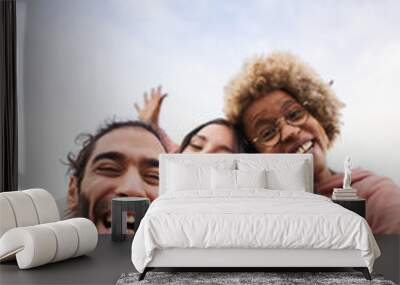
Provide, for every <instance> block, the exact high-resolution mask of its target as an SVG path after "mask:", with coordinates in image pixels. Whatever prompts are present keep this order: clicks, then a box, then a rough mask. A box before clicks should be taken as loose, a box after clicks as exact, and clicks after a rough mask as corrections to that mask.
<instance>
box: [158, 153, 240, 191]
mask: <svg viewBox="0 0 400 285" xmlns="http://www.w3.org/2000/svg"><path fill="white" fill-rule="evenodd" d="M165 166H166V173H167V175H166V177H165V178H166V179H165V182H166V184H165V186H166V191H183V190H193V189H195V190H211V168H215V169H235V160H232V159H230V160H224V159H221V160H217V161H212V160H209V159H206V158H204V159H193V160H188V159H187V158H186V159H185V158H183V159H173V160H169V161H167V162H166V165H165Z"/></svg>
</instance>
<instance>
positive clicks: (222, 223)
mask: <svg viewBox="0 0 400 285" xmlns="http://www.w3.org/2000/svg"><path fill="white" fill-rule="evenodd" d="M216 194H217V196H216ZM165 248H274V249H279V248H289V249H299V248H301V249H358V250H360V251H361V256H362V258H363V259H364V260H365V264H366V266H367V267H368V269H369V270H370V271H371V272H372V267H373V263H374V260H375V259H376V258H377V257H378V256H379V255H380V251H379V248H378V246H377V244H376V241H375V239H374V237H373V235H372V233H371V230H370V228H369V226H368V224H367V222H366V221H365V219H363V218H362V217H360V216H359V215H357V214H355V213H353V212H351V211H349V210H346V209H344V208H342V207H341V206H339V205H337V204H335V203H333V202H331V201H330V199H328V198H326V197H323V196H320V195H316V194H311V193H307V192H299V191H278V190H275V191H271V190H265V189H264V190H262V189H248V190H241V191H228V190H227V191H226V192H224V191H221V192H218V193H215V192H214V193H212V194H211V193H210V195H207V194H205V193H204V192H203V194H202V195H201V196H199V194H198V191H183V192H171V193H165V194H164V195H161V196H160V197H159V198H158V199H156V200H155V201H154V202H153V203H152V204H151V206H150V208H149V210H148V211H147V213H146V215H145V217H144V218H143V220H142V221H141V223H140V226H139V228H138V231H137V233H136V234H135V237H134V240H133V243H132V262H133V264H134V266H135V268H136V269H137V270H138V271H139V272H143V270H144V268H145V267H146V265H147V264H148V263H149V262H150V261H151V260H152V257H153V252H154V250H155V249H165Z"/></svg>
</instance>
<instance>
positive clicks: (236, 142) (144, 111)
mask: <svg viewBox="0 0 400 285" xmlns="http://www.w3.org/2000/svg"><path fill="white" fill-rule="evenodd" d="M166 96H167V94H163V93H162V90H161V86H159V87H158V88H157V89H154V88H153V89H151V92H150V98H149V97H148V95H147V93H145V94H144V105H143V107H142V108H141V107H140V106H139V105H138V104H137V103H135V108H136V111H137V112H138V115H139V118H140V119H141V121H143V122H145V123H147V124H149V125H151V126H152V127H153V128H154V129H155V130H157V133H158V134H159V136H160V137H161V140H162V141H163V143H164V145H165V146H166V147H167V149H168V152H170V153H235V152H242V151H243V147H242V143H241V140H240V135H239V134H238V132H237V131H236V130H235V128H234V127H233V125H232V124H231V123H230V122H228V121H227V120H225V119H222V118H218V119H214V120H211V121H208V122H206V123H204V124H201V125H200V126H198V127H196V128H195V129H193V130H192V131H190V132H189V133H188V134H187V135H186V136H185V137H184V138H183V140H182V142H181V144H180V145H177V144H176V143H174V142H173V141H172V140H171V139H170V138H169V136H168V135H167V134H166V133H165V132H164V130H163V129H161V128H160V126H159V122H158V118H159V114H160V110H161V104H162V102H163V100H164V98H165V97H166Z"/></svg>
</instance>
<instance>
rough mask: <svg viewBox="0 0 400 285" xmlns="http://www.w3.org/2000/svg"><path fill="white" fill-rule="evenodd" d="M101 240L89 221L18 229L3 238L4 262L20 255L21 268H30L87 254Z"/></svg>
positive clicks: (0, 248) (1, 254)
mask: <svg viewBox="0 0 400 285" xmlns="http://www.w3.org/2000/svg"><path fill="white" fill-rule="evenodd" d="M97 240H98V233H97V229H96V226H95V225H94V224H93V222H92V221H90V220H88V219H85V218H75V219H70V220H65V221H59V222H54V223H49V224H41V225H35V226H30V227H18V228H14V229H11V230H9V231H7V232H6V233H5V234H4V235H3V236H2V237H1V238H0V261H5V260H9V259H12V258H13V257H14V256H16V259H17V263H18V266H19V268H20V269H28V268H32V267H36V266H40V265H43V264H46V263H50V262H56V261H60V260H64V259H67V258H71V257H76V256H80V255H83V254H86V253H88V252H90V251H92V250H94V249H95V248H96V245H97Z"/></svg>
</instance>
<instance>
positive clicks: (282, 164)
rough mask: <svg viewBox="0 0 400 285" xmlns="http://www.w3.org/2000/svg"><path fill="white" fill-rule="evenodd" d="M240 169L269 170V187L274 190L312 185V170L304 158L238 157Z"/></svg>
mask: <svg viewBox="0 0 400 285" xmlns="http://www.w3.org/2000/svg"><path fill="white" fill-rule="evenodd" d="M237 163H238V169H239V170H263V169H265V170H266V171H267V182H268V183H267V188H268V189H273V190H290V191H306V190H307V189H309V188H310V187H309V186H308V184H309V182H308V181H307V175H308V174H309V173H308V172H309V171H310V170H309V169H308V166H307V164H306V163H305V161H304V160H303V159H282V158H280V159H269V160H263V159H238V161H237Z"/></svg>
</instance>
